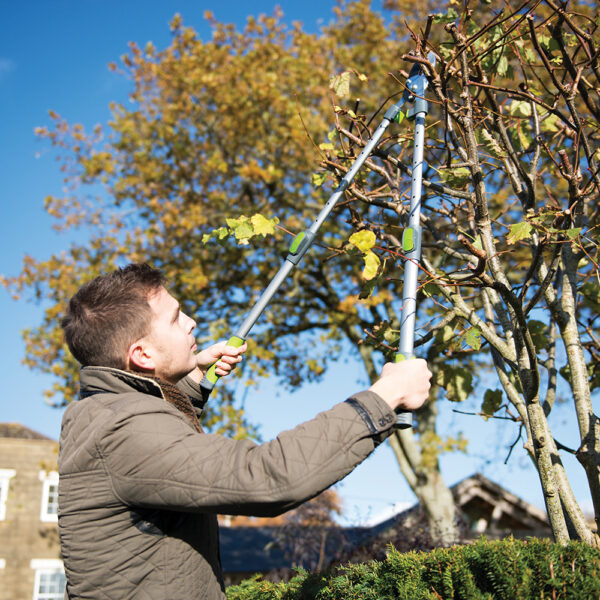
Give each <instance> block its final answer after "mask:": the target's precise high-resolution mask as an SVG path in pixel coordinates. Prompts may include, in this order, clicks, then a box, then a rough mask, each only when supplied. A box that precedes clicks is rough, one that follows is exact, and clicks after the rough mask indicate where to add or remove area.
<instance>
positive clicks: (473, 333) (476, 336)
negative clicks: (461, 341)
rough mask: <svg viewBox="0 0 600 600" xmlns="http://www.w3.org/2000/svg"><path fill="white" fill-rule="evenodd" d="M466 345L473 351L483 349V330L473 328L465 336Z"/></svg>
mask: <svg viewBox="0 0 600 600" xmlns="http://www.w3.org/2000/svg"><path fill="white" fill-rule="evenodd" d="M465 343H466V344H467V346H469V347H470V348H473V350H479V349H480V348H481V329H479V327H471V328H470V329H469V330H468V331H467V332H466V334H465Z"/></svg>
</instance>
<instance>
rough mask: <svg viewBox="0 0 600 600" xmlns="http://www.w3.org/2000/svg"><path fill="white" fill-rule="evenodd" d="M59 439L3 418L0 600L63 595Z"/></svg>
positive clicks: (0, 442) (38, 599)
mask: <svg viewBox="0 0 600 600" xmlns="http://www.w3.org/2000/svg"><path fill="white" fill-rule="evenodd" d="M57 457H58V442H56V441H55V440H52V439H50V438H48V437H46V436H44V435H41V434H40V433H37V432H35V431H32V430H31V429H28V428H27V427H24V426H23V425H20V424H17V423H0V600H30V599H31V598H33V600H55V599H56V600H58V599H61V600H62V598H63V593H64V586H65V578H64V571H63V566H62V560H61V559H60V548H59V541H58V529H57V524H56V521H57V514H58V467H57V462H56V461H57Z"/></svg>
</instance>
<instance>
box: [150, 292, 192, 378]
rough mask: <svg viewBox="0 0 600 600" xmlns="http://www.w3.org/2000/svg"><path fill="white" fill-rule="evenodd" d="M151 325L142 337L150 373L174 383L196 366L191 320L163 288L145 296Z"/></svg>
mask: <svg viewBox="0 0 600 600" xmlns="http://www.w3.org/2000/svg"><path fill="white" fill-rule="evenodd" d="M148 304H149V305H150V308H151V310H152V325H151V330H150V334H149V335H148V336H147V338H146V340H147V342H148V344H149V348H148V351H149V352H150V353H151V355H152V358H153V360H154V374H155V375H156V376H157V377H161V378H162V379H165V380H166V381H170V382H171V383H176V382H177V381H179V380H180V379H181V378H182V377H184V376H185V375H187V374H188V373H190V372H191V371H193V370H194V368H195V367H196V356H195V354H194V353H195V351H196V342H195V340H194V336H193V335H192V332H193V331H194V329H195V327H196V323H195V322H194V320H193V319H191V318H190V317H188V316H187V315H185V314H183V313H182V312H181V310H179V302H177V300H175V298H173V296H171V294H169V292H167V290H166V289H165V288H164V287H161V288H160V291H159V292H158V293H156V294H153V295H151V296H150V297H149V298H148Z"/></svg>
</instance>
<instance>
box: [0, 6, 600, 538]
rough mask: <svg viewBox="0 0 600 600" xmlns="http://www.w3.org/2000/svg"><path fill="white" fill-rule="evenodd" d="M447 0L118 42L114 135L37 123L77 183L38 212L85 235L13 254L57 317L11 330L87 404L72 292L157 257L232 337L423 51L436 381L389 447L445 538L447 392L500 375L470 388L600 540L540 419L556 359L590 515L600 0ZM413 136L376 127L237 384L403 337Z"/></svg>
mask: <svg viewBox="0 0 600 600" xmlns="http://www.w3.org/2000/svg"><path fill="white" fill-rule="evenodd" d="M458 6H459V5H458V4H456V3H455V2H453V1H450V2H448V3H445V2H434V1H431V2H425V3H420V4H419V5H418V6H416V5H415V4H414V3H409V2H407V1H406V0H386V1H385V2H384V3H383V8H384V12H383V13H382V14H379V13H377V12H376V11H374V10H373V9H372V7H371V4H370V2H369V1H367V0H358V1H354V2H341V3H340V4H339V5H338V6H337V7H336V8H335V10H334V19H333V20H332V22H331V23H329V24H328V25H326V26H324V27H323V28H322V30H321V31H320V32H319V33H317V34H309V33H306V32H305V31H304V30H303V28H302V26H301V25H300V24H297V23H295V24H292V25H290V26H287V25H286V24H285V22H284V21H283V19H282V15H281V14H280V13H279V12H275V14H274V15H273V16H264V15H263V16H260V17H257V18H254V17H249V18H248V20H247V23H246V26H245V27H244V28H243V30H241V31H238V30H237V29H236V28H235V27H234V26H233V25H229V24H223V23H218V22H216V21H215V20H214V19H213V18H212V16H210V15H208V19H209V21H210V24H211V29H212V38H211V39H210V40H209V41H203V40H201V39H199V38H198V35H197V34H196V32H195V31H194V30H193V29H192V28H190V27H187V26H185V25H184V24H183V19H182V18H181V17H179V16H176V17H175V18H174V19H173V21H172V23H171V28H172V33H173V38H172V42H171V44H170V45H169V46H168V47H167V48H165V49H163V50H160V49H157V48H156V47H154V46H153V45H152V44H151V43H150V44H148V45H146V46H145V47H144V48H140V47H139V46H137V45H136V44H131V47H130V50H129V53H128V54H127V55H125V56H124V57H123V59H122V64H121V66H117V65H112V66H111V68H112V69H113V70H114V71H116V72H118V73H120V74H122V75H123V76H125V77H128V78H129V80H130V81H131V85H132V91H131V94H130V103H128V104H127V105H118V104H114V105H113V106H112V112H113V116H112V120H111V121H110V122H109V123H108V124H107V125H106V126H100V125H99V126H97V127H96V128H94V130H93V131H91V132H86V131H84V128H83V127H82V126H81V125H78V124H72V125H71V124H69V123H68V122H67V121H66V120H65V119H63V118H61V117H60V116H59V115H56V114H54V113H51V119H52V125H51V126H48V127H41V128H39V130H38V133H39V135H40V136H41V137H42V138H44V139H46V140H48V141H49V142H50V143H51V144H53V146H54V147H55V148H56V149H57V152H58V154H59V157H60V165H61V169H62V170H63V171H64V174H65V186H66V188H67V192H66V193H65V195H64V197H48V198H47V199H46V208H47V211H48V212H49V214H50V215H52V216H53V217H54V218H55V222H56V227H57V228H58V229H64V230H70V231H76V230H78V229H81V230H82V231H83V232H85V234H86V235H87V240H86V241H85V242H84V243H75V244H73V245H72V246H71V247H70V248H68V249H65V251H64V252H63V253H61V254H59V255H56V256H52V257H50V258H48V259H45V260H36V259H34V258H32V257H26V258H25V261H24V264H23V269H22V271H21V273H20V274H19V275H17V276H16V277H8V278H5V279H4V280H3V281H4V283H5V285H6V286H7V287H8V288H9V289H11V290H12V291H13V293H14V294H15V295H17V296H18V295H20V294H24V295H25V296H26V297H28V298H34V299H38V300H44V302H45V305H46V306H47V307H48V308H47V309H46V311H45V316H44V319H43V322H42V323H41V324H40V325H39V326H38V327H36V328H33V329H31V330H29V331H27V332H26V333H25V336H24V337H25V340H26V344H27V356H26V361H27V363H28V364H29V365H30V366H31V367H33V368H36V369H40V370H42V371H44V372H49V373H52V374H54V375H55V376H56V383H55V384H54V386H53V389H52V390H50V391H49V395H50V396H51V397H55V398H58V399H59V400H58V403H61V402H69V401H71V400H72V399H73V398H74V397H75V396H76V394H77V377H78V375H77V373H78V368H77V365H76V363H75V361H74V359H73V358H72V357H71V356H70V355H69V353H68V351H67V349H66V347H65V346H64V344H63V342H62V336H61V333H60V329H59V327H58V321H59V317H60V315H61V314H62V312H63V311H64V306H65V302H66V299H67V298H68V297H70V296H71V295H72V294H73V293H74V291H75V290H76V289H77V288H78V286H79V285H80V284H81V283H82V282H84V281H87V280H88V279H89V278H91V277H92V276H94V275H97V274H99V273H101V272H104V271H106V270H107V269H109V268H112V267H115V266H118V265H122V264H124V263H126V262H129V261H148V262H151V263H152V264H154V265H155V266H157V267H160V268H162V269H163V271H164V272H165V274H166V275H167V277H168V279H169V280H170V281H171V282H173V285H172V291H173V293H174V294H175V295H176V296H177V297H178V298H180V299H181V302H182V305H183V308H184V310H186V311H187V312H188V314H190V315H192V316H193V317H194V318H195V319H196V320H197V322H198V323H199V328H200V331H201V337H202V339H201V340H200V342H206V341H208V340H209V339H215V338H225V337H228V336H229V334H230V333H231V332H232V331H234V330H235V328H236V325H237V324H238V323H239V322H240V320H241V319H243V318H244V317H245V316H246V314H247V312H248V310H249V307H250V306H251V305H252V303H253V301H254V300H255V299H256V298H257V295H258V293H259V292H260V291H261V290H262V289H263V288H264V286H265V283H266V282H268V281H269V280H270V278H271V277H272V276H273V274H274V273H275V272H276V270H277V269H278V268H279V265H280V263H281V258H282V256H283V255H285V252H286V246H287V245H288V244H289V242H290V241H291V239H292V235H293V234H295V233H297V232H299V231H301V230H302V229H304V228H305V226H306V225H307V224H308V223H309V222H310V221H311V220H312V219H313V218H314V216H315V215H316V213H317V212H318V210H319V209H320V207H321V206H322V204H323V202H324V200H325V199H326V197H327V194H328V193H329V192H330V191H331V189H332V187H334V186H335V184H336V182H337V179H338V178H339V177H340V176H341V175H342V174H343V173H344V172H345V170H346V169H347V168H348V165H349V163H350V162H351V161H352V160H353V158H354V156H355V155H356V151H357V150H359V149H360V147H361V145H363V144H364V143H365V140H366V139H368V136H369V134H370V130H371V129H372V127H373V126H375V124H376V123H377V121H378V120H379V119H380V118H381V116H382V111H381V110H379V109H380V108H383V105H384V104H385V103H386V101H387V100H388V99H392V98H394V99H396V98H398V97H399V94H401V93H402V91H403V84H404V81H405V78H406V72H405V71H406V70H408V66H409V65H410V62H407V61H415V60H417V61H424V65H425V67H424V68H425V70H426V73H427V75H428V77H429V79H430V90H429V92H428V96H429V97H430V99H431V102H432V106H431V114H430V116H429V117H428V129H427V140H428V143H427V149H426V161H427V163H428V165H430V166H429V169H428V171H427V173H426V181H425V192H426V195H425V197H424V203H425V209H426V210H424V214H423V220H424V224H425V226H426V229H427V231H426V236H425V240H424V261H423V267H424V273H423V278H422V287H421V306H422V310H421V313H420V314H421V316H422V319H423V320H422V339H420V340H419V346H418V348H419V352H422V354H423V355H424V356H426V357H427V358H428V360H429V363H430V364H431V365H432V367H433V368H434V369H435V370H436V373H437V375H436V381H435V386H434V388H435V389H434V390H433V393H432V395H431V399H430V401H429V402H428V403H427V405H426V406H425V407H424V408H423V409H422V410H421V411H420V413H419V414H418V427H417V428H416V430H415V431H413V432H410V431H409V432H405V433H402V434H398V435H395V436H393V438H392V446H393V448H394V451H395V454H396V457H397V459H398V464H399V466H400V468H401V470H402V472H403V473H404V475H405V476H406V479H407V481H408V483H409V484H410V486H411V488H412V490H413V491H414V493H415V494H416V496H417V497H418V499H419V500H420V502H421V504H422V506H423V507H424V509H425V510H426V513H427V515H428V519H429V526H430V529H431V532H432V534H431V535H432V538H433V539H434V540H436V542H437V543H440V544H449V543H452V542H453V541H455V540H456V539H458V537H457V536H458V530H457V528H456V524H455V512H454V504H453V500H452V496H451V494H450V492H449V490H448V488H447V486H446V484H445V483H444V481H443V478H442V476H441V473H440V466H439V460H438V459H439V454H440V453H441V452H443V451H444V450H455V449H464V446H465V440H464V439H463V438H462V437H461V436H460V435H455V436H453V437H447V438H443V437H442V436H441V435H440V434H439V433H438V424H437V411H438V402H439V400H438V396H440V397H441V395H442V394H443V395H445V396H446V397H447V398H448V399H450V400H456V401H461V400H464V399H466V398H467V397H468V396H469V395H470V394H472V392H473V390H474V389H475V388H476V385H477V384H478V383H482V382H484V381H485V378H484V377H483V375H485V374H486V373H487V371H486V369H488V368H490V367H493V368H494V369H496V373H497V376H498V381H499V384H498V386H499V387H493V388H492V389H490V390H488V391H487V392H486V393H485V397H484V404H483V406H482V409H481V412H482V413H483V414H484V415H485V416H486V417H488V416H492V415H497V414H498V412H499V411H501V410H503V409H507V410H508V412H506V413H503V414H504V416H508V417H509V418H514V419H515V421H516V422H517V423H518V424H519V426H520V427H522V428H523V431H524V432H525V434H526V436H527V449H528V451H529V452H530V453H531V456H532V457H533V458H534V460H535V461H536V464H537V465H538V466H539V468H540V473H541V481H542V486H543V489H544V492H545V494H546V497H547V501H548V508H549V512H550V514H551V519H552V520H553V527H554V528H555V532H556V535H557V539H560V540H564V539H566V537H565V536H566V534H565V526H566V525H565V523H566V521H565V519H564V517H562V516H561V515H562V509H563V508H564V509H565V510H566V511H567V513H568V515H569V516H568V519H567V520H568V521H569V522H572V523H574V524H575V530H576V531H577V535H578V536H580V537H582V538H583V539H586V540H588V541H590V542H591V541H593V540H594V539H595V538H593V536H592V534H591V532H590V530H589V528H587V526H584V525H583V524H582V523H581V519H580V510H579V507H578V505H577V503H576V502H575V500H574V498H573V495H572V492H571V490H570V487H569V485H568V481H567V479H566V474H565V473H564V470H563V469H562V466H561V462H560V456H559V455H558V450H557V446H556V444H555V442H554V440H553V439H552V435H551V434H550V431H549V429H548V425H547V419H546V416H545V413H547V411H548V410H549V408H551V406H552V404H553V401H554V397H555V394H556V389H557V386H558V384H557V380H558V377H559V375H558V373H559V370H560V371H561V373H562V375H561V376H564V377H565V378H566V381H568V383H569V385H570V386H571V390H572V392H573V395H574V399H575V401H576V411H577V415H578V420H579V423H580V428H581V436H582V445H581V447H580V448H579V449H577V450H576V451H577V455H578V458H579V459H580V460H581V462H582V463H583V464H584V466H585V468H586V472H587V473H588V477H589V478H590V482H591V489H592V496H593V497H594V499H595V505H596V507H597V508H596V516H597V519H598V515H599V514H600V502H599V501H598V497H599V490H598V487H599V482H598V473H599V470H598V451H597V444H598V443H600V442H599V441H598V435H597V433H598V423H597V419H596V417H595V415H594V414H593V411H592V409H591V391H592V390H593V389H594V388H595V387H596V385H597V379H598V375H597V373H598V370H597V363H598V360H597V357H598V351H599V348H598V342H597V340H598V333H597V329H596V327H597V326H596V320H595V311H596V308H597V307H598V305H600V299H599V298H598V289H599V288H598V285H597V282H596V281H595V279H594V276H595V273H596V242H595V239H596V236H595V231H596V230H595V227H596V220H597V193H598V183H597V182H598V171H597V162H598V155H597V148H598V145H597V137H598V131H597V121H598V120H597V111H598V107H597V103H598V96H597V87H598V83H597V76H598V66H597V44H596V41H595V38H596V37H597V23H596V21H595V19H597V16H596V13H597V11H596V5H595V4H594V3H592V4H589V3H587V4H586V3H571V5H570V7H569V8H567V7H565V6H563V4H554V3H553V2H552V1H551V0H544V1H543V2H533V1H531V2H524V3H523V4H522V5H520V6H518V7H515V8H514V9H512V8H510V7H508V6H504V4H503V5H502V6H500V3H498V2H496V0H490V1H489V2H488V1H487V0H484V1H483V2H481V3H477V4H475V3H469V2H467V3H466V4H464V5H461V6H464V8H460V9H459V8H458ZM482 7H483V8H484V10H481V9H482ZM501 8H503V9H504V10H503V12H502V11H501V10H500V9H501ZM429 13H433V14H435V15H436V16H435V17H432V18H431V19H430V20H429V22H428V21H427V20H426V15H427V14H429ZM407 15H410V19H408V17H407ZM405 19H406V20H407V21H408V22H407V21H405ZM428 23H429V24H428ZM425 38H427V40H425ZM409 49H410V50H413V52H412V54H411V55H407V56H405V55H406V53H407V52H408V51H409ZM428 50H433V51H434V52H436V55H437V60H438V64H437V65H436V67H435V68H432V66H431V65H428V64H427V61H426V60H425V59H424V58H423V57H424V56H425V55H426V52H427V51H428ZM399 69H401V70H400V71H399ZM332 75H335V77H334V78H333V79H332ZM357 97H360V102H358V103H357V101H356V100H355V98H357ZM378 110H379V112H377V111H378ZM375 113H377V114H376V115H375ZM363 115H370V116H371V115H374V117H373V120H372V121H371V120H369V121H368V120H367V119H366V117H364V116H363ZM411 136H412V126H411V124H410V123H408V122H407V121H406V120H405V121H404V122H403V123H401V124H400V125H394V126H392V127H391V128H390V132H389V138H388V139H386V140H384V142H383V143H382V145H381V148H380V150H379V152H378V153H377V156H374V157H373V159H372V160H371V161H369V164H368V165H367V167H366V168H365V169H364V171H363V172H361V173H360V174H359V176H358V177H357V178H356V180H355V182H354V185H353V186H352V187H351V189H350V190H349V191H348V192H347V195H346V198H345V200H344V201H343V202H342V203H340V206H339V208H338V210H336V211H335V213H334V214H333V215H332V216H331V218H330V219H329V221H328V222H327V223H326V225H325V226H324V228H323V230H322V235H321V236H320V239H319V244H318V247H317V248H315V249H314V250H313V251H312V252H311V253H310V254H309V255H307V256H306V257H305V258H304V260H303V263H302V265H301V268H299V269H297V270H296V271H295V272H294V274H293V276H292V277H291V278H290V279H289V281H288V282H287V283H286V285H285V286H284V288H283V289H282V290H281V292H280V293H279V294H278V296H277V297H276V298H275V299H274V300H273V302H272V304H271V305H270V306H269V308H268V310H267V312H266V314H265V316H264V319H263V320H262V321H261V322H260V323H259V324H258V325H257V326H256V328H255V329H254V330H253V331H252V334H251V339H250V349H249V352H248V354H247V360H246V361H245V363H244V367H243V369H242V370H241V373H240V374H241V375H242V376H243V377H244V378H245V381H247V382H248V384H249V385H252V384H255V383H257V382H259V381H260V379H261V378H263V377H265V376H269V377H277V378H279V380H280V381H281V382H282V383H283V384H285V385H287V386H288V387H290V388H296V387H299V386H300V385H301V384H302V383H304V382H305V381H317V380H319V379H320V378H321V377H322V376H323V375H324V373H326V372H327V369H328V367H329V366H330V365H331V364H332V363H333V362H336V361H339V360H343V359H345V358H346V357H347V356H350V357H351V359H352V360H356V359H358V360H360V361H361V362H362V364H364V366H365V372H366V373H367V375H368V378H369V379H371V380H372V379H374V378H375V377H376V375H377V372H378V367H379V365H380V363H381V362H382V360H383V358H384V357H386V356H390V355H391V354H393V352H394V351H395V345H396V343H397V333H398V322H399V314H400V310H401V301H400V300H399V298H401V293H400V291H401V278H402V271H401V266H402V264H401V258H402V257H401V254H402V253H401V245H400V242H399V236H400V233H401V228H402V226H403V223H402V219H403V218H404V217H405V214H406V207H407V205H408V202H407V200H406V191H407V188H408V181H409V175H410V163H411V160H410V153H411V148H412V137H411ZM319 164H321V166H320V167H319ZM362 231H370V232H372V233H373V234H374V236H373V237H374V240H375V243H374V244H373V245H372V246H370V247H369V246H365V245H364V244H359V245H356V244H353V243H351V241H350V238H351V235H352V234H354V233H355V232H358V233H360V232H362ZM367 237H368V239H371V236H367ZM354 239H355V240H356V238H354ZM365 257H366V258H367V262H365ZM539 311H543V312H539ZM559 340H563V341H564V345H565V347H566V348H568V349H569V350H568V352H566V351H564V360H563V358H562V354H561V352H560V351H559V348H558V343H559ZM586 363H587V364H586ZM588 368H589V372H588V370H587V369H588ZM542 381H544V385H543V386H542V385H541V384H540V382H542ZM500 388H501V389H500ZM231 389H232V386H231V384H229V385H220V386H218V391H217V392H216V393H217V394H219V401H218V402H212V403H210V405H209V406H210V407H211V408H210V412H209V413H208V415H207V417H206V424H207V426H208V427H210V428H211V429H213V430H219V431H223V432H227V433H228V434H230V435H232V436H237V437H243V436H247V435H254V434H255V433H256V431H255V428H254V427H253V425H252V424H250V423H248V422H247V420H246V419H245V417H244V413H243V411H242V410H241V408H242V406H241V400H240V397H235V398H234V397H233V394H232V392H231ZM542 394H544V395H545V396H542ZM509 403H510V407H511V408H510V409H508V407H509Z"/></svg>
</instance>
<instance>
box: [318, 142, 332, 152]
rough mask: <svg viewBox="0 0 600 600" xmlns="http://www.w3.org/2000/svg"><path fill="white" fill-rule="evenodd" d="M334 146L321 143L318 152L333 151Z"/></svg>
mask: <svg viewBox="0 0 600 600" xmlns="http://www.w3.org/2000/svg"><path fill="white" fill-rule="evenodd" d="M334 148H335V146H334V145H333V144H332V143H331V142H323V143H322V144H319V150H333V149H334Z"/></svg>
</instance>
